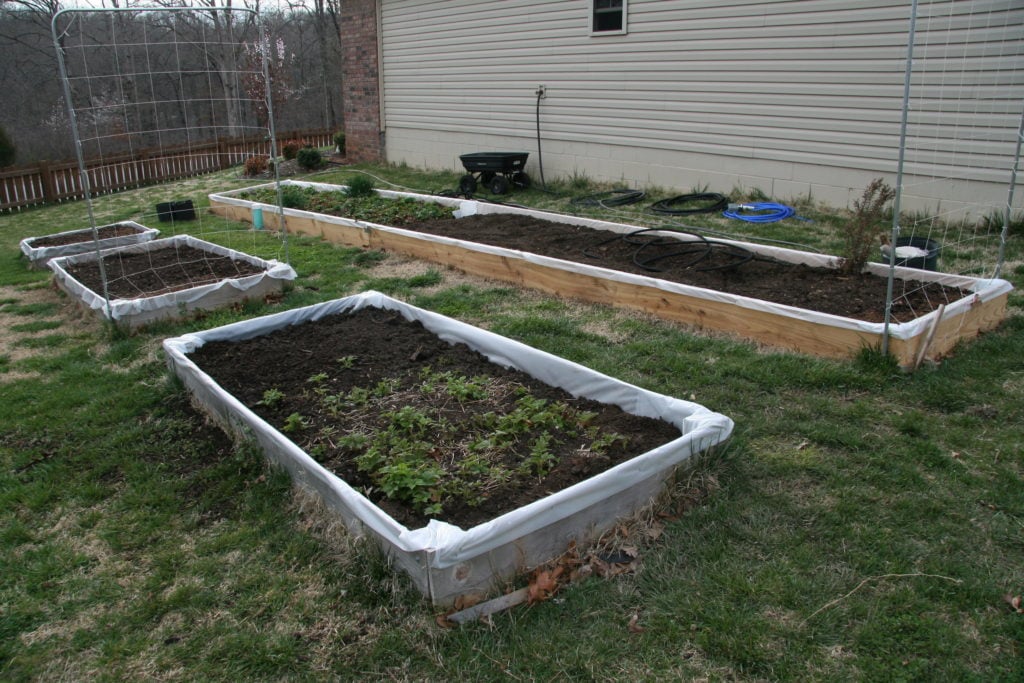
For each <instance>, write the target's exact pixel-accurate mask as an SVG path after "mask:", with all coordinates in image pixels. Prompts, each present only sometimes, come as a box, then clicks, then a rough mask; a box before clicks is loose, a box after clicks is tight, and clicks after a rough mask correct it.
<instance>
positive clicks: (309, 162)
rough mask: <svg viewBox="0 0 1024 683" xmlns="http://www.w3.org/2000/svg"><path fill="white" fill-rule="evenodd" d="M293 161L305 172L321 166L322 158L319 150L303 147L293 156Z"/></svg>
mask: <svg viewBox="0 0 1024 683" xmlns="http://www.w3.org/2000/svg"><path fill="white" fill-rule="evenodd" d="M295 161H297V162H298V164H299V166H301V167H302V168H304V169H306V170H307V171H313V170H316V169H318V168H320V166H322V165H323V163H324V157H323V155H322V154H320V151H319V150H316V149H313V148H312V147H303V148H302V149H300V150H299V151H298V153H297V154H296V155H295Z"/></svg>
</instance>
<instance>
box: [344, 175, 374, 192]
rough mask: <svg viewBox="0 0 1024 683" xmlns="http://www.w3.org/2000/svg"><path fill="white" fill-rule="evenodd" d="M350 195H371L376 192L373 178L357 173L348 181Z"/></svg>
mask: <svg viewBox="0 0 1024 683" xmlns="http://www.w3.org/2000/svg"><path fill="white" fill-rule="evenodd" d="M346 194H348V196H349V197H369V196H371V195H373V194H374V191H373V179H372V178H370V176H366V175H357V176H356V177H355V178H352V179H351V180H350V181H348V192H347V193H346Z"/></svg>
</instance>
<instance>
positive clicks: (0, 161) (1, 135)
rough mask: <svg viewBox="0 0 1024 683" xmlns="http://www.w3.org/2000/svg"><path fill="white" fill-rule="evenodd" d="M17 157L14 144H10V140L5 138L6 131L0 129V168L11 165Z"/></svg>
mask: <svg viewBox="0 0 1024 683" xmlns="http://www.w3.org/2000/svg"><path fill="white" fill-rule="evenodd" d="M17 155H18V153H17V150H15V149H14V143H13V142H11V139H10V138H9V137H8V136H7V131H5V130H4V129H3V128H0V168H3V167H4V166H10V165H11V164H13V163H14V159H15V158H16V157H17Z"/></svg>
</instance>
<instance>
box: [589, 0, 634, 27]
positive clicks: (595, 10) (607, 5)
mask: <svg viewBox="0 0 1024 683" xmlns="http://www.w3.org/2000/svg"><path fill="white" fill-rule="evenodd" d="M590 31H591V33H625V32H626V0H592V12H591V15H590Z"/></svg>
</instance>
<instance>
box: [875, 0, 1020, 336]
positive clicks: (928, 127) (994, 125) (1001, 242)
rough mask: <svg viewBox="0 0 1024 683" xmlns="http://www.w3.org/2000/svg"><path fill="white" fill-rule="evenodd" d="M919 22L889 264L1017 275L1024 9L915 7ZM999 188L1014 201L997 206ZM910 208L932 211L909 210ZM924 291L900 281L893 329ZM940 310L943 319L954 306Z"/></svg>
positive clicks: (912, 27)
mask: <svg viewBox="0 0 1024 683" xmlns="http://www.w3.org/2000/svg"><path fill="white" fill-rule="evenodd" d="M911 12H912V15H911V20H910V24H909V30H908V40H907V70H906V81H905V94H904V99H903V112H902V114H903V116H902V129H901V135H900V149H899V163H898V169H897V188H896V193H897V194H896V200H895V204H894V209H895V210H894V217H893V228H892V233H891V235H890V238H889V242H890V244H889V245H888V249H886V250H885V255H886V256H887V257H888V260H889V262H890V263H891V264H892V265H910V266H913V267H919V268H925V269H928V270H937V271H941V272H944V273H955V274H959V275H968V276H972V277H975V278H997V277H999V276H1000V275H1001V274H1002V273H1003V272H1004V271H1005V269H1006V268H1007V266H1008V264H1007V262H1006V250H1005V247H1006V241H1007V239H1008V237H1009V234H1010V231H1011V226H1012V225H1013V224H1014V223H1016V224H1021V223H1022V222H1024V217H1022V216H1021V215H1020V209H1019V208H1017V209H1016V210H1015V208H1014V206H1015V203H1014V197H1015V191H1016V187H1015V186H1016V183H1017V171H1018V167H1019V164H1020V152H1021V144H1022V133H1024V128H1022V127H1024V41H1022V39H1021V36H1022V31H1024V6H1021V5H1019V3H1018V4H1015V3H1003V2H991V3H977V2H970V3H968V2H949V1H948V0H934V1H929V0H921V1H917V0H915V1H914V2H913V3H912V4H911ZM993 185H995V186H999V185H1002V186H1004V187H1005V194H1004V195H1003V196H1002V197H994V196H993V194H992V192H991V188H992V187H993ZM950 188H952V191H951V190H950ZM944 194H948V195H949V196H948V197H945V198H944V197H943V195H944ZM1018 197H1019V195H1018ZM909 205H913V206H915V207H927V208H923V209H922V208H916V209H914V210H901V206H909ZM1017 206H1018V207H1019V202H1017ZM1010 265H1019V264H1010ZM920 284H921V283H919V282H917V281H914V280H912V279H902V278H901V279H895V278H892V277H891V278H890V295H889V296H888V300H887V302H886V304H887V322H889V321H890V320H889V317H888V311H890V310H891V309H892V304H893V301H894V300H896V299H898V298H900V297H901V296H904V295H906V294H907V293H909V292H910V290H912V289H915V288H918V287H919V286H920ZM930 303H931V310H938V311H940V313H941V310H942V308H943V307H944V306H945V304H946V303H948V302H947V301H945V300H941V301H939V300H930ZM929 312H930V311H928V310H925V311H914V313H915V314H917V315H923V314H926V313H929ZM895 322H899V321H895Z"/></svg>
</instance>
